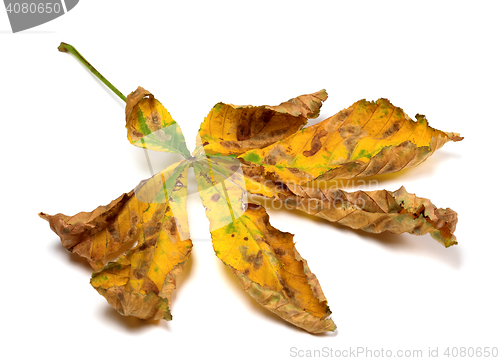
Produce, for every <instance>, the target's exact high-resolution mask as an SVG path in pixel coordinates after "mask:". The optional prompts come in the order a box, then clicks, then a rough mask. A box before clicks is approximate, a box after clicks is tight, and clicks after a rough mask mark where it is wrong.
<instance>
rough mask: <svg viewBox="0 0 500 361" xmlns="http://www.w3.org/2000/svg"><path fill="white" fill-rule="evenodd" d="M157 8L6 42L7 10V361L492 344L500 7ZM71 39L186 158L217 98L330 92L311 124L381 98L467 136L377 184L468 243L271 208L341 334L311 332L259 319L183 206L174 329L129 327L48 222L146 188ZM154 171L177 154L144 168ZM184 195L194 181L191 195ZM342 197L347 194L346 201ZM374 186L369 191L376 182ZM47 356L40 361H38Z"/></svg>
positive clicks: (134, 155)
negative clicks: (173, 135)
mask: <svg viewBox="0 0 500 361" xmlns="http://www.w3.org/2000/svg"><path fill="white" fill-rule="evenodd" d="M347 3H348V2H326V1H322V2H320V1H309V2H305V1H302V2H294V1H287V2H280V3H277V2H273V3H271V2H258V1H253V2H248V3H247V4H241V3H238V2H227V3H222V2H206V3H205V2H183V3H182V4H181V2H180V1H175V2H167V1H161V2H160V1H123V0H122V1H97V0H83V1H81V2H80V3H79V4H78V5H77V6H76V7H75V8H74V9H73V10H72V11H70V12H69V13H68V14H66V15H64V16H62V17H61V18H59V19H56V20H54V21H52V22H50V23H47V24H44V25H41V26H39V27H37V28H34V29H31V30H27V31H25V32H22V33H18V34H12V33H11V32H10V26H9V23H8V19H7V15H6V13H5V12H4V11H3V9H1V10H2V11H0V49H1V50H0V52H1V53H0V54H1V56H0V109H1V113H0V114H1V115H0V119H1V120H2V142H1V143H0V144H1V153H0V154H1V157H2V158H1V159H2V163H1V164H2V169H3V171H2V177H1V180H0V182H1V187H2V190H3V195H2V206H1V209H0V212H1V217H0V219H1V227H2V238H1V239H2V245H1V255H2V257H1V263H0V267H1V270H2V291H1V298H0V300H1V301H0V302H1V304H0V306H1V307H0V310H1V312H2V315H1V316H2V317H1V326H2V327H1V329H2V331H3V336H2V340H1V348H0V355H2V357H1V358H2V359H5V360H7V359H8V360H11V359H41V358H42V357H43V358H49V359H51V360H66V359H71V360H89V359H127V360H128V359H130V360H138V359H139V357H140V358H141V359H154V360H174V359H176V360H177V359H188V360H191V359H193V360H194V359H199V360H202V359H210V357H212V356H216V357H217V359H220V360H236V359H238V360H256V359H258V360H267V359H287V358H289V357H291V356H293V354H292V353H291V351H290V349H291V348H292V347H296V348H297V350H302V351H304V350H314V349H321V348H323V347H325V348H332V349H333V350H348V349H349V347H351V348H357V347H367V348H369V349H371V350H379V351H380V350H381V349H382V348H383V349H384V350H391V351H392V352H393V354H394V353H396V351H397V350H422V351H423V355H424V356H426V355H427V352H428V350H429V348H432V349H433V350H434V349H435V348H437V347H438V348H439V352H440V354H441V356H442V354H443V352H444V351H445V349H446V348H447V347H474V348H476V347H499V348H500V342H499V340H500V337H499V336H500V331H499V322H500V317H499V316H500V312H499V305H500V296H499V270H500V267H499V264H500V260H499V257H500V237H499V235H498V228H497V227H498V225H499V221H498V215H497V214H498V213H497V212H498V210H497V204H498V200H499V197H498V193H497V191H498V184H497V182H498V175H497V173H496V172H495V169H497V168H498V140H497V139H498V130H499V125H498V124H499V120H500V119H499V106H498V104H499V93H500V91H499V83H500V71H499V64H500V53H499V35H500V26H499V21H498V15H499V10H500V7H499V6H498V4H499V3H498V2H494V1H492V2H486V1H475V2H470V3H469V4H467V3H465V2H460V1H453V2H437V1H435V2H424V1H419V2H412V3H410V2H405V3H404V4H403V3H402V2H397V1H396V2H389V1H382V2H360V1H352V2H349V3H348V4H347ZM61 41H64V42H67V43H70V44H72V45H74V46H75V47H76V48H77V49H78V50H79V51H80V52H81V53H82V54H83V55H84V56H85V57H86V58H87V59H88V60H89V61H90V62H91V63H92V64H93V65H94V66H95V67H96V68H97V69H98V70H99V71H101V72H102V74H103V75H104V76H106V77H107V78H108V79H109V80H110V81H111V82H112V83H113V84H114V85H115V86H116V87H117V88H118V89H120V90H121V91H122V92H123V93H124V94H128V93H130V92H131V91H133V90H135V88H136V87H137V86H139V85H140V86H143V87H144V88H146V89H148V90H149V91H151V92H152V93H154V94H155V96H156V97H157V98H158V99H159V100H160V101H161V102H162V103H163V104H164V105H165V106H166V107H167V108H168V110H169V111H170V113H171V114H172V116H173V117H174V119H176V120H177V122H178V123H179V124H180V125H181V127H182V129H183V131H184V134H185V136H186V139H187V141H188V145H189V147H190V148H191V149H193V146H194V141H195V136H196V132H197V130H198V128H199V124H200V122H201V121H202V120H203V118H204V116H205V115H206V114H207V113H208V112H209V110H210V108H211V107H212V106H213V105H214V104H215V103H217V102H219V101H224V102H227V103H233V104H253V105H261V104H270V105H276V104H279V103H280V102H282V101H285V100H287V99H289V98H292V97H295V96H298V95H301V94H305V93H311V92H315V91H318V90H320V89H322V88H326V89H327V91H328V93H329V99H328V100H327V101H326V103H325V104H324V106H323V108H322V112H321V116H320V118H318V119H317V120H314V121H313V122H312V124H314V123H316V122H317V121H319V120H322V119H324V118H325V117H327V116H330V115H333V114H335V113H336V112H337V111H339V110H341V109H343V108H345V107H348V106H350V105H351V104H352V103H353V102H355V101H357V100H359V99H362V98H366V99H368V100H376V99H378V98H380V97H383V98H388V99H390V101H391V102H392V103H393V104H394V105H396V106H399V107H402V108H403V109H404V110H405V112H406V113H407V114H409V115H410V116H411V117H414V116H415V114H417V113H422V114H425V115H426V116H427V118H428V120H429V122H430V125H431V126H433V127H436V128H438V129H440V130H444V131H451V132H458V133H461V135H463V136H464V137H465V139H464V141H462V142H459V143H448V144H446V145H445V146H444V147H443V148H442V149H441V150H439V151H437V152H436V153H435V154H434V155H433V156H432V157H431V158H429V159H428V160H427V161H426V162H424V163H423V164H421V165H420V166H419V167H417V168H414V169H410V170H407V171H403V172H400V173H399V174H395V175H389V176H380V177H377V178H376V180H377V181H378V185H379V188H380V189H387V190H391V191H392V190H396V189H398V188H399V187H400V186H401V185H404V186H405V187H406V189H407V190H408V191H409V192H411V193H416V194H417V195H418V196H421V197H426V198H430V199H431V200H432V202H433V203H434V204H436V205H437V206H438V207H444V208H446V207H450V208H452V209H454V210H455V211H457V212H458V214H459V222H458V226H457V230H456V236H457V239H458V242H459V244H458V245H457V246H454V247H451V248H449V249H445V248H444V247H442V246H441V245H440V244H438V243H437V242H436V241H434V240H433V239H432V238H431V237H430V236H429V235H426V236H420V237H418V236H411V235H407V234H404V235H398V236H396V235H392V234H386V233H383V234H380V235H373V234H367V233H364V232H361V231H352V230H350V229H348V228H345V227H342V226H336V225H332V224H330V223H328V222H326V221H322V220H319V219H314V218H313V217H309V216H305V215H304V214H302V213H300V212H288V211H285V210H270V211H269V212H270V215H271V224H272V225H273V226H274V227H276V228H278V229H280V230H282V231H288V232H291V233H293V234H295V238H294V240H295V241H296V246H297V249H298V250H299V252H300V253H301V255H302V256H303V257H304V258H305V259H307V260H308V262H309V266H310V267H311V269H312V271H313V272H314V273H315V274H316V275H317V276H318V279H319V280H320V282H321V285H322V287H323V290H324V293H325V295H326V296H327V298H328V301H329V305H330V308H331V310H332V317H333V319H334V321H335V323H336V324H337V326H338V331H336V332H335V333H333V334H325V335H321V336H314V335H310V334H308V333H307V332H304V331H302V330H300V329H298V328H296V327H294V326H292V325H289V324H288V323H286V322H284V321H282V320H281V319H280V318H278V317H277V316H274V315H273V314H272V313H270V312H268V311H266V310H264V309H261V308H260V306H259V305H258V304H256V303H255V302H254V301H253V300H252V299H251V298H250V296H248V295H247V294H245V293H244V292H243V291H242V290H241V289H240V286H239V284H238V283H237V281H236V280H235V279H234V278H233V276H232V275H231V274H230V272H229V271H228V270H227V269H225V267H224V265H223V264H222V262H220V261H219V260H218V259H217V258H216V257H215V255H214V252H213V249H212V246H211V243H210V241H209V238H210V235H209V232H208V222H207V221H206V219H205V217H204V213H203V208H202V206H201V204H200V203H199V201H198V200H197V199H196V197H197V196H196V194H193V196H191V198H190V202H189V216H190V227H191V233H192V238H193V240H194V245H195V247H194V250H193V254H192V257H191V260H190V261H189V263H188V266H187V269H186V271H185V273H184V274H183V276H182V277H181V279H180V281H179V289H178V291H177V293H176V296H175V299H174V303H173V305H172V307H171V309H172V313H173V316H174V319H173V321H171V322H166V321H159V322H145V321H140V320H137V319H135V318H126V317H122V316H120V315H119V314H118V313H117V312H116V311H114V310H113V309H112V308H111V307H109V306H108V305H107V303H106V301H105V299H104V298H103V297H101V296H99V295H98V294H97V292H96V291H95V290H94V289H93V288H92V287H91V286H90V285H89V277H90V274H91V269H90V267H89V266H88V265H87V264H86V263H85V262H82V261H80V260H78V258H77V257H74V256H72V255H70V254H69V253H67V252H66V251H65V250H64V249H63V247H62V246H61V244H60V241H59V239H58V237H57V236H56V235H55V234H54V233H53V232H52V231H51V230H50V228H49V226H48V223H46V222H45V221H43V220H42V219H40V218H39V217H38V216H37V213H38V212H40V211H43V212H46V213H49V214H55V213H59V212H61V213H65V214H69V215H72V214H75V213H77V212H80V211H90V210H93V209H94V208H95V207H97V206H98V205H101V204H107V203H109V202H110V201H111V200H112V199H115V198H116V197H118V196H119V195H120V194H122V193H124V192H128V191H129V190H131V189H133V188H134V187H135V186H136V185H137V183H138V182H139V181H140V180H141V179H144V178H147V177H148V176H149V172H148V167H147V164H146V162H145V159H144V154H143V152H142V150H140V149H138V148H134V147H133V146H132V145H130V144H129V143H128V141H127V139H126V130H125V127H124V125H125V120H124V103H123V102H122V101H121V100H120V99H119V98H117V97H116V96H115V95H114V94H113V93H111V92H110V91H109V90H108V89H107V88H105V87H104V86H103V85H101V84H100V83H99V81H97V80H96V79H95V78H94V77H93V75H91V74H90V73H89V72H88V71H87V70H86V69H85V68H84V67H83V66H82V65H80V64H79V63H78V62H77V60H76V59H75V58H73V57H72V56H71V55H69V54H63V53H60V52H58V51H57V46H58V45H59V43H60V42H61ZM152 157H153V166H154V168H155V171H159V170H160V169H161V167H163V166H165V165H167V164H170V163H171V162H172V161H173V160H174V159H173V157H168V156H165V155H163V154H160V155H159V156H158V155H157V154H155V155H154V156H153V155H152ZM193 185H194V184H193ZM348 189H351V190H352V189H355V188H352V187H348ZM372 189H373V188H372ZM42 355H45V356H42Z"/></svg>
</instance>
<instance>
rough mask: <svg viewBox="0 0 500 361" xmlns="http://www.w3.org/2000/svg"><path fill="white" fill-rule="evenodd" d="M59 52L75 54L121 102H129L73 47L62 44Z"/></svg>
mask: <svg viewBox="0 0 500 361" xmlns="http://www.w3.org/2000/svg"><path fill="white" fill-rule="evenodd" d="M57 49H59V51H62V52H64V53H66V52H67V53H71V54H73V55H74V56H75V57H76V58H77V59H78V60H80V62H81V63H82V64H83V65H85V66H86V67H87V69H89V70H90V71H91V72H92V73H93V74H94V75H95V76H96V77H97V78H99V80H100V81H102V82H103V83H104V84H106V86H107V87H108V88H109V89H111V90H112V91H113V93H115V94H116V95H118V96H119V97H120V99H121V100H123V101H124V102H127V97H125V96H124V95H123V94H122V93H121V92H120V91H119V90H118V89H116V88H115V87H114V86H113V84H111V83H110V82H109V81H108V80H107V79H106V78H105V77H103V76H102V75H101V73H99V72H98V71H97V70H96V68H94V67H93V66H92V65H91V64H90V63H89V62H88V61H87V60H86V59H85V58H84V57H83V56H82V55H81V54H80V53H79V52H78V50H76V49H75V48H74V47H73V46H72V45H70V44H66V43H61V45H59V47H58V48H57Z"/></svg>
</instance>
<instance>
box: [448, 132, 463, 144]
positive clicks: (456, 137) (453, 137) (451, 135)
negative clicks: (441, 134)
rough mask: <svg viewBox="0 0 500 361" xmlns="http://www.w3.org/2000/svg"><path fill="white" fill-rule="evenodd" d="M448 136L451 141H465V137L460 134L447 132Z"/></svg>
mask: <svg viewBox="0 0 500 361" xmlns="http://www.w3.org/2000/svg"><path fill="white" fill-rule="evenodd" d="M446 135H447V136H448V138H450V140H453V141H454V142H460V141H461V140H463V139H464V137H461V136H460V133H450V132H446Z"/></svg>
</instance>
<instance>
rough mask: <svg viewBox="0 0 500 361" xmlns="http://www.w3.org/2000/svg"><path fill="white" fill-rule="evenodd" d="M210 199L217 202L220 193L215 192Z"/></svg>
mask: <svg viewBox="0 0 500 361" xmlns="http://www.w3.org/2000/svg"><path fill="white" fill-rule="evenodd" d="M210 199H211V200H212V202H217V201H218V200H219V199H220V194H219V193H215V194H214V195H212V197H210Z"/></svg>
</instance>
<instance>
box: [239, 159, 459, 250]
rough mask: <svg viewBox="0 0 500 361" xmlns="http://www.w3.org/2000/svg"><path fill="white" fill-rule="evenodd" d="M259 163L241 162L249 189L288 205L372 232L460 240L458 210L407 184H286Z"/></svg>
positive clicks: (445, 242) (448, 243)
mask: <svg viewBox="0 0 500 361" xmlns="http://www.w3.org/2000/svg"><path fill="white" fill-rule="evenodd" d="M258 167H259V166H256V165H250V164H248V163H247V164H244V163H243V164H242V169H243V174H244V175H245V177H246V178H247V179H246V181H247V184H248V185H249V186H247V190H248V191H249V192H251V193H253V194H258V195H264V196H267V197H271V198H274V199H275V200H277V201H281V202H283V205H284V206H285V207H291V208H295V209H299V210H301V211H303V212H306V213H308V214H311V215H314V216H317V217H321V218H324V219H326V220H328V221H330V222H336V223H339V224H342V225H344V226H347V227H350V228H353V229H361V230H363V231H366V232H370V233H381V232H383V231H389V232H391V233H395V234H400V233H405V232H406V233H410V234H415V235H424V234H427V233H429V234H430V235H431V236H432V237H433V238H434V239H436V240H437V241H438V242H439V243H441V244H442V245H444V246H445V247H449V246H452V245H455V244H457V241H456V237H455V236H454V235H453V232H454V231H455V228H456V224H457V222H458V216H457V213H456V212H455V211H453V210H452V209H450V208H446V209H443V208H439V209H438V208H437V207H436V206H435V205H434V204H432V203H431V201H430V200H429V199H426V198H419V197H417V196H415V195H414V194H411V193H407V192H406V190H405V188H404V187H401V188H400V189H399V190H397V191H395V192H390V191H386V190H380V191H370V192H365V191H357V192H351V193H350V192H346V191H343V190H339V189H335V190H323V189H319V188H314V187H307V186H297V185H293V184H292V183H288V184H285V183H284V182H282V181H280V180H279V178H277V177H276V176H275V175H273V174H265V173H264V174H265V175H264V176H263V175H262V174H260V175H259V174H258V172H259V168H258Z"/></svg>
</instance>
